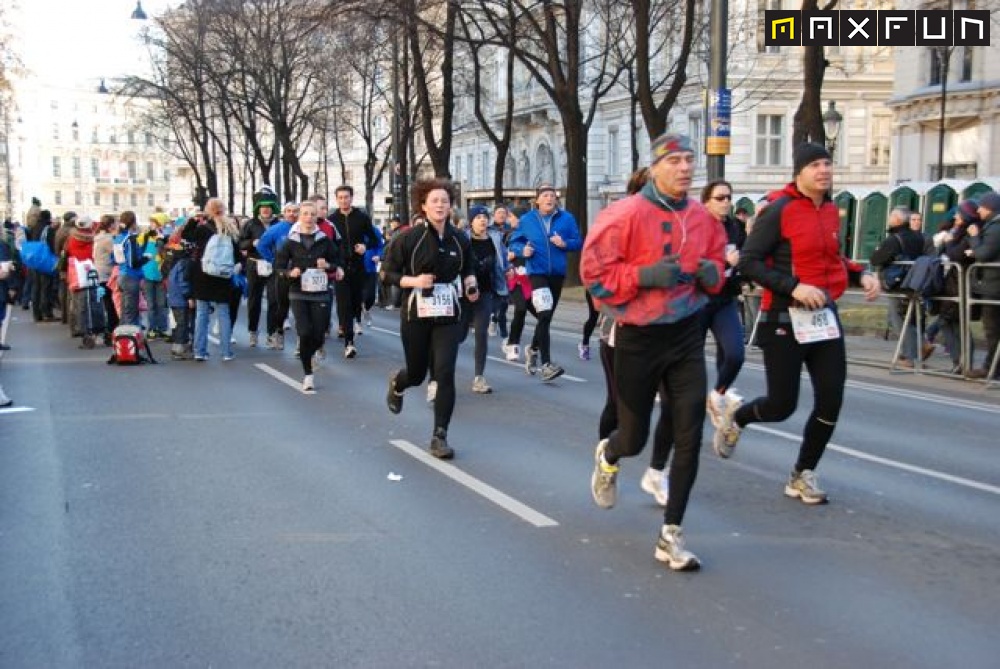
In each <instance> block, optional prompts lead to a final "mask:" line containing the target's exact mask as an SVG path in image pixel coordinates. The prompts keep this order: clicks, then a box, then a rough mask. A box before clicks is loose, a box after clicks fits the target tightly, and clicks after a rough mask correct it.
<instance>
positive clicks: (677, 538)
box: [654, 525, 701, 571]
mask: <svg viewBox="0 0 1000 669" xmlns="http://www.w3.org/2000/svg"><path fill="white" fill-rule="evenodd" d="M654 556H655V557H656V559H657V560H659V561H660V562H663V563H664V564H666V565H667V566H668V567H670V568H671V569H672V570H674V571H695V570H697V569H699V568H700V567H701V562H699V561H698V556H697V555H695V554H694V553H692V552H691V551H689V550H687V549H685V548H684V533H683V531H682V530H681V528H680V525H664V526H663V527H662V528H661V529H660V536H659V538H658V539H657V540H656V552H655V553H654Z"/></svg>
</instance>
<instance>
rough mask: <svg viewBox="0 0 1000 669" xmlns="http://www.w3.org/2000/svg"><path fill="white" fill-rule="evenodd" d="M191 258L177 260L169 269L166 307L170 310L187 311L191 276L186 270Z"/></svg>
mask: <svg viewBox="0 0 1000 669" xmlns="http://www.w3.org/2000/svg"><path fill="white" fill-rule="evenodd" d="M190 265H191V258H187V257H184V258H178V259H177V260H176V261H175V262H174V266H173V267H171V268H170V277H169V278H168V279H167V306H168V307H170V308H171V309H187V305H188V300H189V299H190V298H191V276H190V274H189V273H188V269H189V267H190Z"/></svg>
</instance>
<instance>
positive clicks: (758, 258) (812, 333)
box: [713, 143, 880, 504]
mask: <svg viewBox="0 0 1000 669" xmlns="http://www.w3.org/2000/svg"><path fill="white" fill-rule="evenodd" d="M793 179H794V180H793V181H792V183H790V184H788V185H787V186H785V188H784V189H783V190H782V191H779V192H778V193H776V194H775V195H777V197H776V198H773V201H772V202H771V204H770V205H769V206H768V207H767V209H765V210H764V212H763V213H762V214H761V216H760V218H758V219H757V221H756V222H755V223H754V225H753V229H752V230H751V231H750V234H749V236H748V237H747V241H746V244H745V245H744V247H743V254H742V257H741V258H740V264H739V270H740V272H741V273H742V274H743V275H744V276H745V277H747V278H748V279H749V280H751V281H754V282H755V283H757V284H759V285H761V286H762V287H763V288H764V296H763V299H762V302H761V317H760V325H759V326H758V335H757V340H758V343H759V345H760V347H761V349H762V350H763V352H764V368H765V373H766V376H767V395H765V396H763V397H758V398H757V399H755V400H753V401H752V402H749V403H747V404H745V405H743V406H742V407H739V406H737V405H736V404H734V403H730V404H729V405H728V406H727V407H726V412H725V413H724V414H723V420H722V424H721V426H720V427H719V428H718V429H717V430H716V432H715V438H714V439H713V447H714V449H715V452H716V453H717V454H718V455H719V456H720V457H723V458H728V457H730V456H731V455H732V454H733V449H734V448H735V447H736V444H737V442H738V441H739V438H740V433H741V432H742V430H743V428H745V427H746V426H747V425H749V424H750V423H776V422H781V421H783V420H785V419H787V418H788V417H789V416H791V415H792V414H793V413H794V412H795V408H796V405H797V404H798V399H799V384H800V382H801V374H802V366H803V364H804V365H805V367H806V371H807V372H808V373H809V378H810V380H811V381H812V385H813V397H814V402H813V410H812V413H810V415H809V419H808V420H807V421H806V426H805V430H804V433H803V436H802V444H801V446H800V447H799V455H798V460H797V461H796V463H795V468H794V469H793V470H792V472H791V474H790V475H789V477H788V482H787V483H786V485H785V495H787V496H788V497H793V498H797V499H799V500H801V501H802V502H803V503H805V504H823V503H825V502H826V501H827V494H826V492H824V491H823V490H822V489H821V488H820V487H819V481H818V479H817V478H816V466H817V465H818V464H819V461H820V458H822V457H823V452H824V450H825V449H826V445H827V443H828V442H829V441H830V438H831V437H832V436H833V430H834V427H835V426H836V424H837V418H838V417H839V415H840V408H841V404H842V403H843V399H844V383H845V382H846V380H847V358H846V353H845V350H844V335H843V328H841V326H840V318H839V316H838V314H837V305H836V300H837V299H839V298H840V296H841V295H843V294H844V290H845V289H846V288H847V284H848V279H849V278H850V279H856V280H857V281H858V282H859V283H860V285H861V286H862V287H863V288H864V291H865V299H867V300H868V301H872V300H875V299H876V298H878V296H879V292H880V289H879V281H878V279H876V278H875V276H874V275H872V274H871V273H869V272H865V271H863V268H862V267H861V266H860V265H858V264H857V263H854V262H852V261H850V260H848V259H846V258H844V257H843V256H841V255H840V245H839V242H838V232H839V229H840V217H839V214H838V212H837V206H836V205H835V204H834V203H833V201H832V200H831V199H830V193H829V190H830V185H831V183H832V182H833V162H832V161H831V158H830V153H829V151H827V150H826V148H824V147H822V146H820V145H818V144H810V143H806V144H800V145H799V146H797V147H796V148H795V154H794V173H793Z"/></svg>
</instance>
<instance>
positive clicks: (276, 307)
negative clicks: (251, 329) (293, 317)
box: [267, 272, 289, 335]
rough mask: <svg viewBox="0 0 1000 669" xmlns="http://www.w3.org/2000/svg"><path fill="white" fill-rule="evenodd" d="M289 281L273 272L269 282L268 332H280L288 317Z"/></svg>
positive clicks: (269, 333) (271, 333) (270, 333)
mask: <svg viewBox="0 0 1000 669" xmlns="http://www.w3.org/2000/svg"><path fill="white" fill-rule="evenodd" d="M288 308H289V306H288V281H287V280H285V279H282V278H281V277H279V276H278V273H277V272H275V273H273V274H272V275H271V276H270V277H269V280H268V282H267V334H268V335H273V334H280V333H281V332H283V331H284V328H285V319H286V318H288Z"/></svg>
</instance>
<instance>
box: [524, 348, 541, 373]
mask: <svg viewBox="0 0 1000 669" xmlns="http://www.w3.org/2000/svg"><path fill="white" fill-rule="evenodd" d="M524 371H525V372H526V373H527V374H529V375H531V376H534V375H535V372H537V371H538V349H537V348H534V347H533V346H529V347H528V348H526V349H524Z"/></svg>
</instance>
